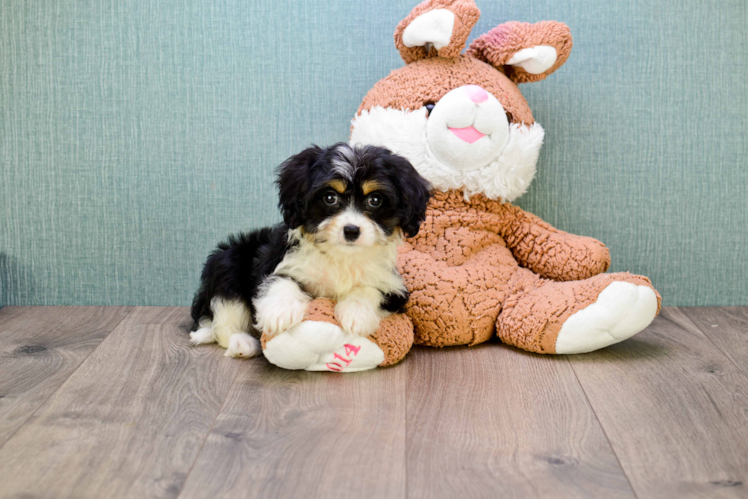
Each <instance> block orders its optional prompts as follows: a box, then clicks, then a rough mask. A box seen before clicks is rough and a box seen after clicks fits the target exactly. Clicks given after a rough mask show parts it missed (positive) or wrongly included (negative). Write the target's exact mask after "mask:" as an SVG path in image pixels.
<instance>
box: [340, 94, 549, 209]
mask: <svg viewBox="0 0 748 500" xmlns="http://www.w3.org/2000/svg"><path fill="white" fill-rule="evenodd" d="M437 106H438V104H437ZM434 109H435V110H436V108H434ZM352 125H353V128H352V131H351V144H352V145H355V144H374V145H378V146H385V147H387V148H389V149H390V150H392V151H393V152H395V153H398V154H400V155H402V156H405V157H406V158H407V159H408V160H409V161H410V162H411V163H412V164H413V166H414V167H415V168H416V169H417V170H418V172H419V173H420V174H421V175H422V176H424V177H425V178H426V179H428V180H429V181H430V182H431V184H432V185H433V186H434V187H435V188H436V189H439V190H442V191H446V190H448V189H463V190H464V192H465V195H466V196H471V195H474V194H478V193H482V194H484V195H486V196H487V197H488V198H491V199H503V200H504V201H513V200H514V199H516V198H518V197H519V196H521V195H522V194H524V193H525V191H527V188H528V187H529V186H530V182H531V181H532V180H533V178H534V177H535V165H536V163H537V159H538V154H539V153H540V147H541V146H542V144H543V136H544V131H543V128H542V127H541V126H540V124H538V123H537V122H536V123H534V124H532V125H531V126H529V127H528V126H526V125H518V124H510V125H509V126H508V127H509V135H508V140H507V142H506V146H504V148H503V150H502V151H501V152H500V153H499V154H498V156H497V157H496V158H494V159H493V160H491V161H490V162H489V163H488V164H487V165H484V166H482V167H480V168H479V167H478V166H477V165H476V166H475V167H474V168H473V169H470V168H469V167H467V166H466V167H464V168H462V169H456V168H454V167H450V166H447V165H445V164H444V163H443V162H441V161H439V160H438V159H437V158H436V157H435V156H434V154H433V152H432V151H431V147H430V145H429V140H428V134H427V125H428V117H427V113H426V109H425V108H419V109H417V110H415V111H408V110H398V109H392V108H382V107H380V106H376V107H374V108H372V109H371V110H369V111H362V112H361V114H360V115H359V116H357V117H356V118H354V119H353V121H352ZM484 139H485V138H484ZM484 139H481V140H484ZM478 142H480V141H478ZM475 144H477V142H476V143H475Z"/></svg>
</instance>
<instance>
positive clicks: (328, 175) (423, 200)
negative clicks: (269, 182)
mask: <svg viewBox="0 0 748 500" xmlns="http://www.w3.org/2000/svg"><path fill="white" fill-rule="evenodd" d="M341 149H348V150H349V151H350V148H349V147H348V146H347V145H346V144H344V143H338V144H335V145H333V146H331V147H329V148H327V149H322V148H320V147H317V146H314V147H311V148H309V149H307V150H305V151H302V152H301V153H299V154H298V155H296V156H293V157H291V158H289V159H288V160H286V161H285V162H284V163H283V164H282V165H281V166H280V168H279V170H278V181H277V185H278V190H279V192H280V200H279V203H278V205H279V207H280V209H281V212H282V213H283V219H284V221H285V222H286V224H288V226H289V227H292V228H296V227H299V226H303V228H304V230H305V231H306V232H309V233H314V232H315V231H316V229H317V226H318V225H319V223H320V222H322V221H323V220H325V219H327V218H329V217H331V216H333V215H334V214H335V213H336V212H337V211H339V210H341V209H343V208H345V207H347V206H348V205H349V204H350V203H351V201H352V202H353V204H354V206H355V207H356V208H358V209H359V210H360V211H362V212H363V213H365V214H366V215H367V216H368V217H369V218H370V219H372V220H373V221H375V222H376V223H378V224H379V226H380V227H382V228H383V229H384V230H385V232H386V233H387V234H392V231H394V229H395V228H396V227H400V228H402V230H403V232H404V233H405V236H407V237H413V236H415V235H416V234H418V229H419V227H420V226H421V223H422V222H423V220H424V219H425V218H426V205H427V204H428V201H429V198H430V186H429V183H428V181H426V179H424V178H423V177H421V175H420V174H419V173H418V172H417V171H416V169H415V168H414V167H413V166H412V165H411V164H410V162H409V161H408V160H406V159H405V158H403V157H402V156H398V155H396V154H394V153H392V152H390V151H389V150H388V149H386V148H382V147H377V146H365V147H357V148H355V149H354V150H353V152H352V153H353V156H354V164H355V168H354V169H353V170H352V179H346V176H345V175H344V174H343V173H341V172H336V171H335V160H336V159H338V160H339V159H341V158H343V156H342V155H341V153H340V150H341ZM335 179H337V180H343V181H352V182H349V183H348V189H347V190H346V192H345V193H342V195H341V200H340V201H341V202H340V204H339V205H337V206H334V207H330V206H327V205H326V204H325V203H324V202H323V197H324V196H325V194H327V193H329V192H330V191H331V188H330V187H329V182H330V181H331V180H335ZM364 181H377V182H379V183H380V184H381V185H382V189H380V190H378V192H377V193H378V194H381V195H382V196H383V197H384V203H383V205H382V206H381V207H379V208H377V209H376V210H372V209H369V208H368V207H367V205H366V199H367V196H365V195H364V194H363V192H362V191H361V189H360V188H361V185H362V184H363V182H364ZM370 195H371V193H369V196H370Z"/></svg>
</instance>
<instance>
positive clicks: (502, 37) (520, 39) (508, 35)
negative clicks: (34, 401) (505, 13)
mask: <svg viewBox="0 0 748 500" xmlns="http://www.w3.org/2000/svg"><path fill="white" fill-rule="evenodd" d="M571 46H572V42H571V32H570V31H569V27H568V26H566V25H565V24H564V23H559V22H556V21H542V22H539V23H535V24H530V23H519V22H516V21H513V22H509V23H504V24H501V25H499V26H497V27H495V28H494V29H492V30H491V31H489V32H488V33H486V34H484V35H481V36H479V37H478V38H476V39H475V40H474V41H473V43H471V44H470V48H468V51H467V54H468V55H469V56H472V57H475V58H476V59H479V60H481V61H484V62H487V63H489V64H491V65H492V66H494V67H496V68H498V69H499V70H501V71H503V72H504V74H505V75H506V76H508V77H509V78H510V79H511V80H512V81H514V83H529V82H537V81H538V80H542V79H543V78H545V77H546V76H548V75H550V74H551V73H553V72H554V71H556V70H557V69H558V68H560V67H561V65H562V64H564V63H565V62H566V59H568V58H569V53H571Z"/></svg>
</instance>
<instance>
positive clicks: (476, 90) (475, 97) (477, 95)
mask: <svg viewBox="0 0 748 500" xmlns="http://www.w3.org/2000/svg"><path fill="white" fill-rule="evenodd" d="M465 91H466V92H467V93H468V96H470V100H471V101H473V102H474V103H475V104H480V103H482V102H483V101H485V100H486V99H488V92H486V91H485V90H483V88H481V87H479V86H478V85H465Z"/></svg>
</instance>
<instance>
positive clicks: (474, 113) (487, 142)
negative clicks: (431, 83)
mask: <svg viewBox="0 0 748 500" xmlns="http://www.w3.org/2000/svg"><path fill="white" fill-rule="evenodd" d="M470 87H474V88H477V89H480V87H477V86H464V87H457V88H456V89H453V90H450V91H449V92H448V93H447V94H446V95H445V96H444V97H442V98H441V99H439V102H438V103H437V104H436V106H435V107H434V109H433V111H432V112H431V115H430V116H429V119H428V123H427V125H426V137H427V140H428V145H429V147H430V151H431V153H432V155H433V156H434V158H435V159H436V161H439V162H440V163H441V164H442V165H445V166H447V167H449V168H450V169H453V170H455V171H458V172H463V173H468V172H471V171H474V170H478V169H481V168H483V167H485V166H486V165H487V164H488V163H490V162H491V161H492V160H493V159H495V158H498V157H499V156H500V155H501V153H502V151H504V148H505V147H506V143H507V141H508V139H509V121H508V120H507V117H506V112H505V111H504V107H503V106H502V105H501V103H500V102H499V101H498V100H497V99H496V98H495V97H494V96H492V95H491V94H489V93H488V92H484V95H485V96H487V98H486V100H485V101H482V102H480V103H475V102H473V101H472V100H471V98H470V92H469V88H470ZM470 126H472V127H473V128H475V130H477V131H478V132H481V133H483V134H486V135H485V136H484V137H482V138H480V139H478V140H477V141H475V142H473V143H472V144H471V143H469V142H465V141H463V140H462V139H460V138H458V137H457V136H456V135H455V134H454V133H453V132H452V131H450V128H456V129H461V128H464V127H470Z"/></svg>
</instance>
